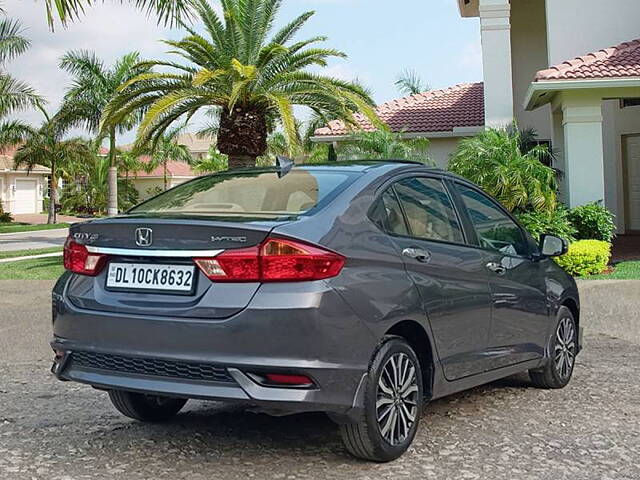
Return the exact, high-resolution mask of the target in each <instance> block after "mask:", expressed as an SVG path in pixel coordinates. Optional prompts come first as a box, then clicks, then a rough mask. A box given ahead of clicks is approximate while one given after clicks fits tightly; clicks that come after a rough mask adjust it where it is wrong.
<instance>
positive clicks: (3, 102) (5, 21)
mask: <svg viewBox="0 0 640 480" xmlns="http://www.w3.org/2000/svg"><path fill="white" fill-rule="evenodd" d="M0 14H2V15H4V11H2V10H1V9H0ZM29 46H30V42H29V40H28V39H27V38H26V37H24V36H23V35H22V26H21V24H20V22H18V21H17V20H12V19H10V18H6V17H3V18H0V148H5V147H8V146H12V145H16V144H17V143H19V142H20V141H21V140H22V139H23V137H24V136H25V135H27V134H28V133H29V132H30V128H29V126H28V125H27V124H25V123H24V122H22V121H20V120H15V119H14V120H9V119H8V118H7V117H8V116H9V115H11V114H12V113H15V112H17V111H21V110H26V109H29V108H42V105H43V104H44V100H43V99H42V98H41V97H40V96H39V95H37V94H36V93H35V91H34V89H33V88H32V87H31V86H29V85H28V84H27V83H25V82H22V81H20V80H17V79H15V78H14V77H12V76H11V75H10V74H9V73H7V72H6V71H5V66H6V64H7V62H9V61H11V60H13V59H14V58H16V57H17V56H19V55H22V54H23V53H24V52H26V51H27V50H28V49H29ZM3 211H4V210H3V208H2V203H1V202H0V214H1V213H3Z"/></svg>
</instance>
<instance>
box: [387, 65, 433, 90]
mask: <svg viewBox="0 0 640 480" xmlns="http://www.w3.org/2000/svg"><path fill="white" fill-rule="evenodd" d="M395 86H396V88H397V89H398V91H399V92H400V93H401V94H402V95H417V94H418V93H422V92H426V91H427V90H429V88H430V87H429V85H428V84H426V83H424V82H423V81H422V79H421V78H420V75H419V74H418V72H416V71H415V70H409V69H405V70H403V71H402V72H400V75H398V79H397V80H396V81H395Z"/></svg>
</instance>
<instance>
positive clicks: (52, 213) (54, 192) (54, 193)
mask: <svg viewBox="0 0 640 480" xmlns="http://www.w3.org/2000/svg"><path fill="white" fill-rule="evenodd" d="M55 172H56V163H55V161H54V160H51V180H50V181H51V187H49V212H48V215H47V223H48V224H52V223H56V202H57V201H58V180H57V179H56V173H55Z"/></svg>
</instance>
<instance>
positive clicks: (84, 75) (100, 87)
mask: <svg viewBox="0 0 640 480" xmlns="http://www.w3.org/2000/svg"><path fill="white" fill-rule="evenodd" d="M139 62H140V55H139V53H138V52H131V53H128V54H126V55H124V56H122V57H121V58H120V59H118V60H117V61H116V62H115V63H114V64H113V65H112V66H110V67H109V66H106V65H105V63H104V62H103V61H102V60H100V59H98V58H97V57H96V55H95V54H94V53H92V52H88V51H86V50H78V51H70V52H67V53H66V54H65V55H64V56H63V57H62V59H61V60H60V68H62V69H64V70H66V71H67V72H69V73H70V74H71V76H72V77H73V83H72V85H71V87H70V88H69V89H68V90H67V93H66V94H65V96H64V101H63V105H62V107H61V109H60V113H59V114H58V116H59V118H60V121H61V122H63V123H65V124H67V125H69V126H78V127H83V128H85V129H86V130H88V131H89V132H91V133H93V134H95V135H97V136H98V138H99V140H101V139H102V138H108V139H109V181H108V184H109V207H108V210H107V212H108V215H116V214H117V213H118V182H117V179H118V160H117V149H116V135H117V134H121V133H124V132H126V131H128V130H130V129H131V128H133V127H134V126H135V125H136V123H138V121H139V120H140V118H141V111H140V110H139V109H135V108H132V109H131V110H130V111H129V112H128V113H127V114H126V115H122V116H121V117H120V118H119V119H118V121H117V122H112V123H110V124H109V125H108V127H106V128H104V129H100V119H101V117H102V112H103V111H104V109H105V108H106V106H107V104H108V103H109V102H110V101H111V100H112V99H113V98H114V97H115V95H116V93H117V92H118V89H119V87H120V86H121V85H122V84H126V83H127V82H129V81H130V80H131V79H132V78H136V77H137V76H139V75H141V74H145V73H148V72H149V67H148V66H145V65H141V64H140V63H139ZM124 92H126V90H125V91H124Z"/></svg>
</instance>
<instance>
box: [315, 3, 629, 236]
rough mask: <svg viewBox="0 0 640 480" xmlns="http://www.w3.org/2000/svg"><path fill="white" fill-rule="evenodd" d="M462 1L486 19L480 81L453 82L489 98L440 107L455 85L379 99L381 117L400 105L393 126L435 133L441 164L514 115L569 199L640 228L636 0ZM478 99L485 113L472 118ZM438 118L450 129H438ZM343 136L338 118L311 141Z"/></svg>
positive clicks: (463, 8)
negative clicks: (531, 132) (550, 155)
mask: <svg viewBox="0 0 640 480" xmlns="http://www.w3.org/2000/svg"><path fill="white" fill-rule="evenodd" d="M457 2H458V6H459V10H460V14H461V16H462V17H478V18H479V19H480V32H481V38H482V63H483V71H484V82H483V84H472V85H475V87H473V86H456V87H452V88H453V89H454V90H455V89H458V90H459V89H460V88H462V89H467V91H469V90H473V89H476V91H477V90H478V89H480V88H482V96H483V99H482V100H481V101H480V102H478V100H477V99H476V101H475V102H470V101H469V99H471V98H473V97H472V96H471V95H468V94H467V95H466V96H465V95H463V96H462V98H458V99H456V98H451V97H450V96H449V98H450V101H449V102H447V103H444V104H443V103H442V101H441V100H438V99H440V98H441V97H442V96H443V95H445V96H446V95H447V94H446V93H443V92H447V91H449V90H451V89H446V90H441V91H437V92H430V93H426V94H421V95H419V96H412V97H407V98H404V99H399V100H396V101H394V102H389V103H388V104H385V105H381V106H380V107H378V111H379V113H380V114H381V117H382V119H383V120H385V121H387V120H388V118H387V117H389V114H387V115H386V117H385V111H389V110H390V109H393V108H394V106H395V111H393V112H391V114H390V115H391V117H393V118H394V119H396V120H397V121H396V122H395V123H393V124H390V126H391V129H392V130H395V131H405V132H407V133H406V134H407V135H411V136H425V137H428V138H430V139H431V140H432V144H433V146H434V147H435V152H432V154H431V156H432V158H434V159H435V160H436V161H437V163H438V164H439V165H440V166H442V167H446V164H447V159H448V156H449V154H450V153H451V152H453V150H454V149H455V145H456V142H457V140H459V138H460V137H461V136H463V135H469V134H470V133H472V132H473V131H474V130H475V131H477V130H478V129H480V128H483V127H484V126H504V125H506V124H509V123H510V122H511V121H513V120H514V119H515V120H516V121H517V122H518V124H519V126H520V127H522V128H526V127H533V128H535V129H536V130H537V132H538V135H539V139H540V140H546V141H548V142H550V144H551V148H552V149H553V151H554V154H555V162H556V163H555V164H554V166H555V167H557V168H558V169H560V170H561V171H562V172H563V173H564V175H563V176H562V179H561V197H562V199H563V200H564V202H565V203H567V204H568V205H569V206H576V205H580V204H584V203H587V202H590V201H595V200H604V202H605V205H606V206H607V207H608V208H609V209H610V210H612V211H613V212H614V213H615V214H616V221H617V227H618V231H619V232H620V233H625V232H626V233H631V232H634V231H640V1H638V0H457ZM438 101H440V104H438V103H437V102H438ZM479 103H480V104H481V108H482V110H483V116H484V118H483V119H482V120H480V121H476V122H471V123H477V125H469V121H470V120H472V119H473V120H477V117H475V116H474V112H477V111H478V109H479V108H480V105H479ZM436 117H438V118H440V119H441V120H439V121H436V120H435V118H436ZM442 118H446V119H448V121H447V122H445V123H446V124H447V125H446V130H438V131H434V128H433V127H434V125H438V124H442ZM361 122H362V124H363V127H364V128H370V126H369V125H368V124H367V122H365V121H364V120H363V119H361ZM387 123H389V122H387ZM403 123H404V125H408V126H409V127H410V128H409V129H406V128H403V126H404V125H403ZM347 133H348V132H346V130H344V126H343V125H341V124H340V123H339V122H332V124H330V125H328V126H327V127H325V128H322V129H319V130H318V131H317V132H316V137H315V140H316V141H339V140H340V139H341V138H342V139H343V138H344V136H345V135H346V134H347ZM443 138H446V139H447V140H446V143H443V140H442V139H443Z"/></svg>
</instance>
